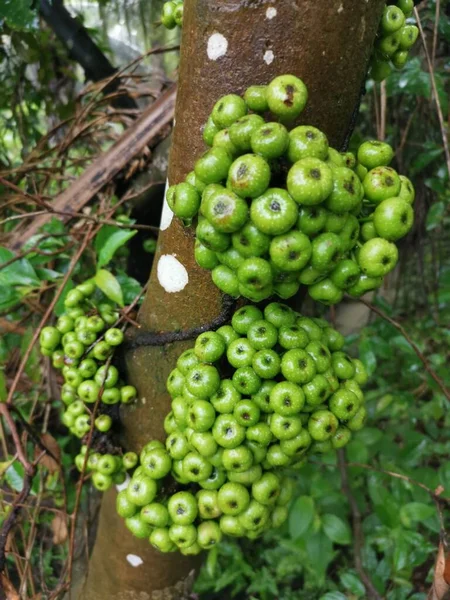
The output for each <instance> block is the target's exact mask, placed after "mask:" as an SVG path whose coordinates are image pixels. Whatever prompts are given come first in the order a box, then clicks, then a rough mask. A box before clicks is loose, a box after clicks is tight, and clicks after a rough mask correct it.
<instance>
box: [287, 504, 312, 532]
mask: <svg viewBox="0 0 450 600" xmlns="http://www.w3.org/2000/svg"><path fill="white" fill-rule="evenodd" d="M314 514H315V508H314V500H313V499H312V498H311V496H300V498H297V500H296V501H295V502H294V504H293V506H292V508H291V512H290V514H289V533H290V536H291V538H292V539H294V540H295V539H297V538H299V537H301V536H302V535H303V534H304V533H305V532H306V531H307V530H308V529H309V526H310V525H311V523H312V520H313V518H314Z"/></svg>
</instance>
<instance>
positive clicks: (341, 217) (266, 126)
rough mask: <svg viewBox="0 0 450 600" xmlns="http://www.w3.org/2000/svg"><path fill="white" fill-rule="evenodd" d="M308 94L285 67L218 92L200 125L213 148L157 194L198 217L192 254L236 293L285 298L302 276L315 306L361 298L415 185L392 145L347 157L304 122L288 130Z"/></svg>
mask: <svg viewBox="0 0 450 600" xmlns="http://www.w3.org/2000/svg"><path fill="white" fill-rule="evenodd" d="M306 102H307V89H306V86H305V85H304V83H303V82H302V81H301V80H300V79H298V78H297V77H295V76H293V75H282V76H279V77H276V78H275V79H274V80H273V81H272V82H271V83H270V84H269V85H267V86H251V87H249V88H248V89H247V90H246V92H245V94H244V96H243V98H242V97H240V96H238V95H235V94H229V95H227V96H224V97H222V98H221V99H219V100H218V102H217V103H216V104H215V106H214V108H213V110H212V113H211V116H210V117H209V119H208V122H207V123H206V125H205V128H204V140H205V142H206V143H207V144H208V145H209V146H211V149H210V150H208V151H207V152H206V153H205V154H204V155H203V156H202V157H201V158H200V159H199V160H197V162H196V164H195V168H194V171H192V172H191V173H189V174H188V175H187V177H186V180H185V181H184V182H183V183H179V184H177V185H173V186H171V187H169V189H168V191H167V195H166V199H167V203H168V205H169V207H170V208H171V210H172V211H173V212H174V213H175V215H176V216H177V217H179V218H180V219H182V220H183V222H184V223H185V224H186V225H190V224H191V223H192V222H193V220H194V219H195V221H196V246H195V258H196V261H197V263H198V264H199V265H200V266H201V267H203V268H205V269H208V270H210V271H211V276H212V279H213V281H214V283H215V284H216V286H217V287H218V288H219V289H220V290H221V291H223V292H224V293H226V294H229V295H230V296H232V297H234V298H237V297H239V296H244V297H245V298H248V299H249V300H251V301H253V302H259V301H262V300H264V299H266V298H269V297H270V296H272V295H273V294H276V295H278V296H279V297H281V298H283V299H287V298H290V297H292V296H294V295H295V294H296V293H297V292H298V290H299V288H300V286H301V285H304V286H307V287H308V291H309V294H310V296H311V297H312V298H313V299H314V300H316V301H319V302H322V303H324V304H336V303H338V302H340V301H341V300H342V297H343V295H344V292H345V291H346V292H347V293H349V294H350V295H351V296H354V297H359V296H361V295H363V294H364V293H366V292H368V291H371V290H374V289H376V288H378V287H379V286H380V285H381V283H382V281H383V277H384V276H385V275H386V274H387V273H389V272H390V271H391V270H392V269H393V268H394V267H395V265H396V263H397V260H398V251H397V247H396V245H395V244H394V243H393V242H395V241H397V240H398V239H400V238H401V237H403V236H404V235H406V233H407V232H408V231H409V230H410V228H411V227H412V224H413V219H414V212H413V208H412V203H413V201H414V188H413V186H412V184H411V182H410V181H409V179H407V178H406V177H404V176H399V175H398V174H397V172H396V171H395V170H394V169H392V168H391V167H389V166H388V165H389V163H390V162H391V160H392V158H393V157H394V152H393V150H392V148H391V147H390V146H389V145H388V144H385V143H383V142H378V141H370V142H364V143H363V144H361V146H360V147H359V149H358V151H357V155H356V156H355V155H354V154H352V153H350V152H347V153H339V152H338V151H337V150H335V149H333V148H330V147H329V144H328V140H327V138H326V136H325V134H324V133H323V132H321V131H320V130H319V129H317V128H315V127H312V126H310V125H301V126H299V127H295V128H294V129H291V130H290V131H289V130H288V128H287V127H286V126H285V124H286V125H287V124H289V123H291V122H292V121H293V120H294V119H295V118H296V117H298V115H299V114H300V113H301V111H302V110H303V108H304V107H305V105H306ZM270 113H271V114H272V115H273V116H274V117H275V118H276V121H269V122H267V121H266V120H265V119H264V118H263V116H262V115H266V116H267V115H268V114H270ZM283 123H284V124H283Z"/></svg>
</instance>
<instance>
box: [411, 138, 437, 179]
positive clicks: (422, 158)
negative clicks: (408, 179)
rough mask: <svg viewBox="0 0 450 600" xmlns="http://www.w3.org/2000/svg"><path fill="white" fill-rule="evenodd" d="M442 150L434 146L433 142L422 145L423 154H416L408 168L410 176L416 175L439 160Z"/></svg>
mask: <svg viewBox="0 0 450 600" xmlns="http://www.w3.org/2000/svg"><path fill="white" fill-rule="evenodd" d="M443 152H444V149H443V148H442V147H440V146H436V144H434V143H433V142H428V143H425V144H424V145H423V152H421V153H420V154H418V155H417V156H416V157H415V158H414V159H413V161H412V163H411V166H410V173H411V175H418V174H419V173H420V172H421V171H423V170H424V169H425V168H426V167H428V165H430V164H431V163H432V162H434V161H435V160H436V159H437V158H439V157H440V156H441V155H442V153H443Z"/></svg>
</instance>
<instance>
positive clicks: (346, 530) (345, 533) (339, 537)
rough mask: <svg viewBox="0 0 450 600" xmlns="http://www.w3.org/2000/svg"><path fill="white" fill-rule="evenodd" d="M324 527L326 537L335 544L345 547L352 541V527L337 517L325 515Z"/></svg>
mask: <svg viewBox="0 0 450 600" xmlns="http://www.w3.org/2000/svg"><path fill="white" fill-rule="evenodd" d="M322 526H323V530H324V531H325V534H326V536H327V537H328V538H329V539H330V540H331V541H332V542H334V543H335V544H341V545H343V546H345V545H347V544H350V542H351V541H352V534H351V531H350V527H349V526H348V525H347V523H345V521H343V520H342V519H340V518H339V517H337V516H336V515H332V514H327V515H323V517H322Z"/></svg>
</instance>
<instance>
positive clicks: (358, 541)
mask: <svg viewBox="0 0 450 600" xmlns="http://www.w3.org/2000/svg"><path fill="white" fill-rule="evenodd" d="M337 455H338V464H339V472H340V474H341V489H342V493H343V494H344V495H345V496H346V497H347V500H348V503H349V505H350V511H351V514H352V524H353V554H354V561H355V569H356V571H357V572H358V575H359V576H360V578H361V581H362V582H363V584H364V587H365V588H366V591H367V594H368V597H369V598H372V599H373V600H383V598H382V597H381V596H380V594H379V593H378V591H377V590H376V589H375V586H374V585H373V582H372V580H371V579H370V577H369V575H368V574H367V573H366V571H365V569H364V567H363V563H362V549H363V546H364V534H363V531H362V527H361V513H360V512H359V507H358V503H357V502H356V500H355V497H354V496H353V493H352V490H351V488H350V483H349V481H348V473H347V465H346V462H345V454H344V450H342V449H341V450H338V453H337Z"/></svg>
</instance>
